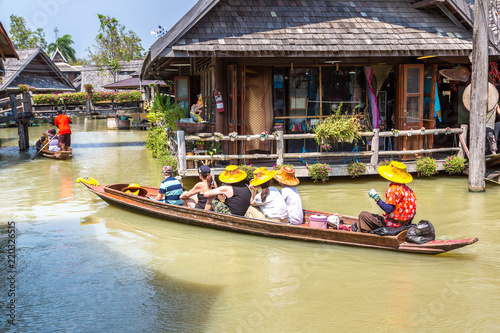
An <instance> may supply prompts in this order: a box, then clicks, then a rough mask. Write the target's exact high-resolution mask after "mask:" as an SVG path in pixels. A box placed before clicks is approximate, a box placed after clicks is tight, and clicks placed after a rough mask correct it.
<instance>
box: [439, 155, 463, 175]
mask: <svg viewBox="0 0 500 333" xmlns="http://www.w3.org/2000/svg"><path fill="white" fill-rule="evenodd" d="M466 161H467V160H466V159H465V158H461V157H458V156H457V155H452V156H448V157H447V158H446V160H445V161H444V163H443V166H444V170H445V171H446V172H448V174H450V175H458V174H461V173H462V171H464V169H465V162H466Z"/></svg>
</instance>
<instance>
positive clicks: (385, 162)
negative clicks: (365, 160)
mask: <svg viewBox="0 0 500 333" xmlns="http://www.w3.org/2000/svg"><path fill="white" fill-rule="evenodd" d="M391 162H392V160H383V161H381V162H379V163H378V166H385V165H390V164H391Z"/></svg>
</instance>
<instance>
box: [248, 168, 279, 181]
mask: <svg viewBox="0 0 500 333" xmlns="http://www.w3.org/2000/svg"><path fill="white" fill-rule="evenodd" d="M276 173H277V171H269V170H267V169H266V167H262V168H258V169H256V170H255V171H254V172H253V179H252V181H251V182H250V185H253V186H259V185H262V184H264V183H265V182H267V181H269V180H271V179H273V177H274V176H276Z"/></svg>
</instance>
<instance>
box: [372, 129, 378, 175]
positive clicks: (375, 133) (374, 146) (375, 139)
mask: <svg viewBox="0 0 500 333" xmlns="http://www.w3.org/2000/svg"><path fill="white" fill-rule="evenodd" d="M379 133H380V129H378V128H375V129H374V130H373V137H372V152H373V155H372V158H371V161H370V164H371V165H372V166H376V165H377V164H378V148H379Z"/></svg>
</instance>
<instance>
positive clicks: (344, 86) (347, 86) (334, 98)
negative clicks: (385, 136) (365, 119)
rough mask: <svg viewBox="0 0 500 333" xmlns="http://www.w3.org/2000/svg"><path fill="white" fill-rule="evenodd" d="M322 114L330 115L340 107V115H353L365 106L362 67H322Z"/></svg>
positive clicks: (364, 85)
mask: <svg viewBox="0 0 500 333" xmlns="http://www.w3.org/2000/svg"><path fill="white" fill-rule="evenodd" d="M321 80H322V83H321V84H322V91H323V96H322V99H321V100H322V114H323V115H326V116H327V115H330V114H333V113H335V111H336V110H337V109H338V108H339V107H340V108H341V112H342V113H346V114H353V113H359V112H360V111H362V108H363V107H364V106H365V98H366V83H365V82H366V80H365V75H364V71H363V68H362V67H339V68H338V70H337V68H336V67H323V68H322V69H321Z"/></svg>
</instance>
